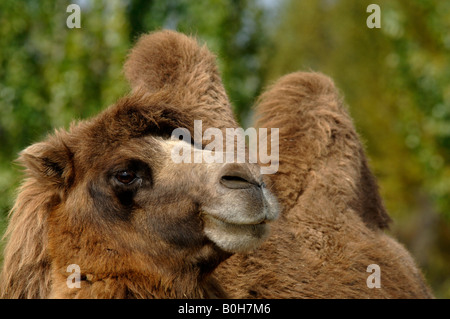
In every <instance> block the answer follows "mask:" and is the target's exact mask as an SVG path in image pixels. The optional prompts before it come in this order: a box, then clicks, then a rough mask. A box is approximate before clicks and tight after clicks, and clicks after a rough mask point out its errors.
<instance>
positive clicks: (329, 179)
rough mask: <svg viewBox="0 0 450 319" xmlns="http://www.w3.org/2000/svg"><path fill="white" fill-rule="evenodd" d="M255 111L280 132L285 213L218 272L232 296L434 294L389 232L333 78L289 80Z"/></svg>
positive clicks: (274, 181) (276, 177) (278, 188)
mask: <svg viewBox="0 0 450 319" xmlns="http://www.w3.org/2000/svg"><path fill="white" fill-rule="evenodd" d="M255 113H256V116H255V117H256V126H257V127H266V128H269V127H277V128H279V145H278V146H279V169H278V172H277V173H276V174H273V175H267V177H268V180H269V181H268V187H269V188H270V189H271V190H272V191H273V193H274V194H275V195H276V197H277V199H278V201H279V203H280V205H281V208H282V213H281V214H280V217H279V219H278V221H277V222H276V223H275V224H273V227H272V232H271V236H270V237H269V239H268V240H267V241H266V242H264V243H263V244H262V246H261V247H260V248H259V249H257V250H255V251H253V252H250V253H246V254H235V255H233V256H231V257H230V258H229V259H227V260H226V261H225V262H224V263H222V264H221V265H219V267H218V268H217V269H216V270H215V276H216V278H217V279H218V280H220V282H221V283H222V288H223V289H224V290H225V291H226V292H227V293H228V295H229V297H231V298H433V294H432V292H431V290H430V288H429V287H428V285H427V284H426V282H425V280H424V278H423V275H422V273H421V272H420V270H419V269H418V267H417V266H416V264H415V262H414V260H413V258H412V256H411V255H410V254H409V252H408V251H407V250H406V249H405V247H404V246H403V245H401V244H400V243H399V242H398V241H396V240H395V239H394V238H392V237H391V236H389V235H388V234H387V233H386V232H385V230H386V229H387V228H388V226H389V223H390V222H391V219H390V217H389V216H388V214H387V212H386V209H385V207H384V204H383V201H382V199H381V197H380V194H379V190H378V186H377V183H376V180H375V177H374V176H373V174H372V173H371V171H370V168H369V165H368V161H367V159H366V156H365V152H364V149H363V146H362V145H361V142H360V139H359V137H358V135H357V133H356V130H355V128H354V125H353V122H352V119H351V117H350V115H349V112H348V110H347V108H346V106H345V105H344V102H343V98H342V97H341V94H340V93H339V91H338V89H337V88H336V86H335V84H334V83H333V81H332V80H331V79H330V78H329V77H327V76H325V75H323V74H321V73H316V72H295V73H291V74H287V75H285V76H283V77H281V78H280V79H279V80H277V81H276V82H275V83H274V84H273V85H271V86H270V87H268V88H267V90H266V91H265V92H264V93H263V94H262V95H261V96H260V98H259V99H258V100H257V103H256V107H255ZM268 138H269V137H268Z"/></svg>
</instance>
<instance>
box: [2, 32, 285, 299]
mask: <svg viewBox="0 0 450 319" xmlns="http://www.w3.org/2000/svg"><path fill="white" fill-rule="evenodd" d="M125 74H126V76H127V78H128V80H129V81H130V84H131V86H132V89H133V91H132V93H130V95H129V96H127V97H124V98H122V99H121V100H119V101H118V102H117V103H116V104H114V105H112V106H110V107H109V108H107V109H106V110H104V111H103V112H102V113H100V114H99V115H97V116H96V117H94V118H92V119H89V120H85V121H81V122H79V123H76V124H73V125H72V126H71V128H70V129H69V130H67V131H66V130H59V131H56V132H55V133H54V134H53V135H51V136H49V137H48V138H47V139H46V140H44V141H42V142H39V143H36V144H34V145H32V146H30V147H28V148H27V149H25V150H24V151H23V152H22V153H21V156H20V161H21V163H22V164H23V165H24V166H25V168H26V174H27V179H26V181H25V182H24V184H23V186H22V188H21V190H20V192H19V196H18V198H17V201H16V204H15V207H14V208H13V210H12V213H11V221H10V225H9V228H8V231H7V237H8V239H9V241H8V244H7V247H6V249H5V263H4V269H3V273H2V277H1V286H0V291H1V294H2V295H3V296H7V297H13V298H14V297H89V298H92V297H106V298H111V297H190V296H192V297H205V296H211V295H214V292H211V291H210V290H211V289H210V288H207V287H206V286H207V285H204V283H205V282H206V281H207V278H208V275H209V274H210V273H211V272H212V271H213V270H214V268H215V267H216V266H217V265H218V264H219V263H220V262H222V261H223V260H225V259H226V258H227V257H229V256H230V255H231V254H232V253H235V252H246V251H249V250H252V249H255V248H256V247H258V246H259V244H261V243H262V241H263V240H264V239H265V238H266V237H267V235H268V232H269V225H268V223H269V222H270V221H272V220H274V219H275V218H276V217H277V215H278V205H277V203H276V200H275V199H274V197H273V196H272V195H271V193H270V192H269V190H268V189H267V188H266V187H265V185H264V181H263V176H262V175H261V174H260V169H259V167H258V165H257V164H251V163H248V162H245V163H220V162H218V163H216V162H213V163H205V162H201V163H194V162H191V163H175V162H174V161H173V158H172V156H171V154H172V153H173V151H174V148H177V147H179V146H180V145H182V146H183V147H184V149H185V150H186V149H189V152H185V154H184V156H194V155H193V154H194V152H202V153H207V152H211V151H210V150H205V149H202V145H198V144H197V143H187V142H186V141H181V140H177V139H174V138H173V137H172V132H173V131H174V130H175V129H177V128H185V129H186V130H187V131H189V132H191V134H194V127H193V123H194V120H202V121H203V125H204V129H206V128H208V127H216V128H219V129H224V128H227V127H236V126H237V124H236V122H235V120H234V118H233V115H232V112H231V108H230V106H229V103H228V100H227V97H226V94H225V92H224V89H223V87H222V84H221V81H220V77H219V75H218V72H217V69H216V66H215V62H214V57H213V56H212V55H211V53H209V51H208V50H207V49H206V48H205V47H200V46H199V45H198V44H197V42H196V41H195V40H193V39H192V38H189V37H187V36H184V35H180V34H177V33H175V32H169V31H162V32H157V33H153V34H150V35H146V36H144V37H142V38H141V39H140V40H139V42H138V43H137V45H136V46H135V48H134V49H133V50H132V51H131V53H130V55H129V57H128V60H127V62H126V65H125ZM186 144H187V145H186ZM70 265H76V266H77V267H78V268H76V269H79V272H80V274H79V279H80V287H78V288H77V287H75V288H73V287H69V285H68V284H67V279H68V277H69V275H71V272H70V271H69V270H68V267H69V266H70ZM208 289H209V290H208Z"/></svg>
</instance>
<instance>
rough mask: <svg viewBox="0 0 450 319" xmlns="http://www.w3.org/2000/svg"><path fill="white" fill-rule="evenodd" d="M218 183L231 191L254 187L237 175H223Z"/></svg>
mask: <svg viewBox="0 0 450 319" xmlns="http://www.w3.org/2000/svg"><path fill="white" fill-rule="evenodd" d="M220 183H221V184H222V185H223V186H225V187H227V188H231V189H243V188H250V187H253V186H255V184H254V183H252V182H250V181H248V180H247V179H245V178H243V177H241V176H238V175H225V176H222V177H221V178H220Z"/></svg>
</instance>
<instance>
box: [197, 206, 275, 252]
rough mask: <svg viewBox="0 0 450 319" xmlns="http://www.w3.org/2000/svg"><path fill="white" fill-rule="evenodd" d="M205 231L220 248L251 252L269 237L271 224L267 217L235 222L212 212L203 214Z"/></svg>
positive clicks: (229, 250) (228, 250) (230, 250)
mask: <svg viewBox="0 0 450 319" xmlns="http://www.w3.org/2000/svg"><path fill="white" fill-rule="evenodd" d="M203 220H204V225H205V226H204V232H205V234H206V236H207V237H208V238H209V239H210V240H211V241H212V242H214V243H215V244H216V245H217V246H218V247H219V248H221V249H222V250H224V251H227V252H231V253H243V252H249V251H252V250H254V249H256V248H258V247H259V246H260V245H261V244H262V243H263V242H264V241H265V239H266V238H267V237H268V235H269V231H270V226H269V221H268V220H266V219H263V220H261V219H259V220H255V221H254V222H246V223H235V222H233V221H228V220H224V219H223V218H220V217H216V216H213V215H211V214H207V213H205V214H203Z"/></svg>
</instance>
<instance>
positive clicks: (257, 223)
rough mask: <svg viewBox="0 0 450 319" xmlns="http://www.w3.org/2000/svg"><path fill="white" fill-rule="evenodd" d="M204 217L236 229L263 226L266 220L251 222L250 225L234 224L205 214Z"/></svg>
mask: <svg viewBox="0 0 450 319" xmlns="http://www.w3.org/2000/svg"><path fill="white" fill-rule="evenodd" d="M204 215H205V217H207V218H210V219H212V220H214V221H216V222H219V223H223V224H226V225H230V226H236V227H242V226H244V227H245V226H263V225H265V224H266V220H262V221H255V222H254V223H252V222H250V223H238V222H234V221H229V220H225V219H223V218H220V217H216V216H213V215H210V214H207V213H205V214H204Z"/></svg>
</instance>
